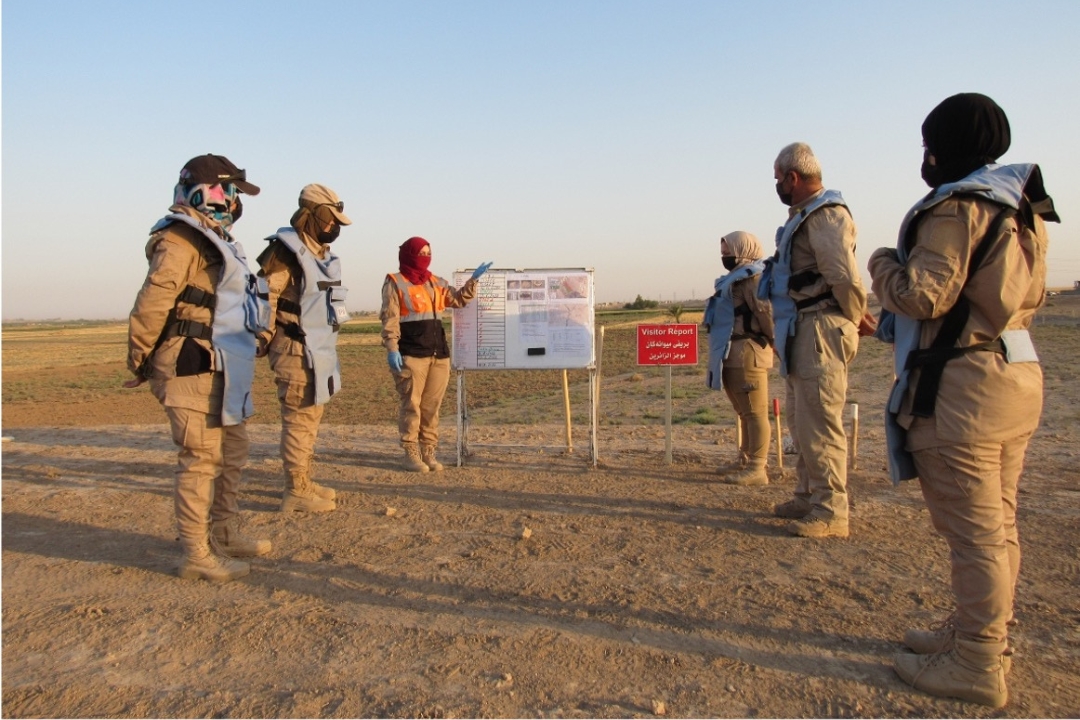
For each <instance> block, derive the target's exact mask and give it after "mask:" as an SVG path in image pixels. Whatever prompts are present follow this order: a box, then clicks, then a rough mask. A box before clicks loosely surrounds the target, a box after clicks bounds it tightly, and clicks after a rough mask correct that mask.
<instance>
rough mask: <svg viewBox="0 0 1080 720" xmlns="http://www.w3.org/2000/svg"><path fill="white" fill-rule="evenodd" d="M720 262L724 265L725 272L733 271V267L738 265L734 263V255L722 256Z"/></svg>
mask: <svg viewBox="0 0 1080 720" xmlns="http://www.w3.org/2000/svg"><path fill="white" fill-rule="evenodd" d="M720 262H722V263H724V269H725V270H734V269H735V266H736V265H737V264H738V263H737V262H736V261H735V256H734V255H724V256H723V257H721V258H720Z"/></svg>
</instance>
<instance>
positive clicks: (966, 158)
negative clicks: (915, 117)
mask: <svg viewBox="0 0 1080 720" xmlns="http://www.w3.org/2000/svg"><path fill="white" fill-rule="evenodd" d="M922 136H923V142H924V143H926V155H933V156H934V160H935V161H936V164H935V165H930V164H929V162H928V160H927V157H926V156H925V155H924V157H923V166H922V176H923V180H925V181H926V184H927V185H929V186H930V187H932V188H936V187H938V186H939V185H944V184H945V183H950V182H956V181H957V180H961V179H963V178H965V177H967V176H968V175H970V174H971V173H972V172H974V171H975V170H978V169H979V168H981V167H982V166H983V165H987V164H989V163H993V162H997V159H998V158H999V157H1001V156H1002V155H1004V154H1005V152H1006V151H1007V150H1008V149H1009V145H1010V143H1011V142H1012V136H1011V134H1010V132H1009V119H1008V118H1007V117H1005V111H1004V110H1002V109H1001V108H1000V107H998V104H997V103H996V102H994V101H993V100H991V99H990V98H988V97H986V96H985V95H980V94H979V93H960V94H959V95H953V96H952V97H949V98H946V99H944V100H942V101H941V103H940V104H939V105H938V106H937V107H936V108H934V109H933V110H931V111H930V114H929V115H927V116H926V120H924V121H923V124H922Z"/></svg>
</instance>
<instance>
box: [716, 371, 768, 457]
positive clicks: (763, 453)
mask: <svg viewBox="0 0 1080 720" xmlns="http://www.w3.org/2000/svg"><path fill="white" fill-rule="evenodd" d="M768 372H769V371H768V370H767V369H766V368H759V367H733V368H729V367H727V366H725V367H724V369H723V371H722V379H723V381H724V392H726V393H727V396H728V399H729V400H731V405H732V407H734V408H735V412H736V414H738V416H739V426H740V427H741V428H742V444H741V445H740V447H739V454H740V455H741V456H742V457H744V458H746V459H747V461H748V463H749V466H750V467H762V468H763V467H765V465H766V464H767V463H768V461H769V440H770V439H771V437H772V428H771V426H770V425H769V375H768Z"/></svg>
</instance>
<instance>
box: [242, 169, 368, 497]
mask: <svg viewBox="0 0 1080 720" xmlns="http://www.w3.org/2000/svg"><path fill="white" fill-rule="evenodd" d="M298 203H299V208H298V209H297V210H296V212H295V213H293V216H292V218H291V219H290V220H289V226H288V227H283V228H281V229H279V230H278V231H277V233H275V234H274V235H271V236H270V237H268V238H266V240H267V242H269V245H267V247H266V249H265V250H263V252H262V253H261V254H260V255H259V258H258V262H259V267H260V270H259V275H260V277H263V278H265V279H266V283H267V285H268V287H269V300H270V308H271V312H270V323H269V325H270V327H269V328H268V329H267V330H266V332H264V333H262V334H261V335H260V336H259V344H260V354H261V355H262V354H266V355H269V357H270V367H271V368H272V369H273V371H274V380H275V382H276V383H277V389H278V401H279V403H280V405H281V444H280V449H281V464H282V469H283V470H284V472H285V489H284V491H283V492H282V498H281V510H282V511H283V512H290V511H300V512H328V511H330V510H333V509H335V508H336V507H337V504H336V497H337V493H336V492H335V491H334V489H333V488H329V487H324V486H323V485H319V484H318V483H317V482H315V477H314V462H313V461H314V457H315V440H316V438H317V437H318V434H319V423H320V422H321V421H322V416H323V410H324V409H325V408H326V403H328V402H329V401H330V398H331V397H332V396H333V395H335V394H336V393H337V392H338V391H340V390H341V369H340V364H339V362H338V356H337V340H338V328H339V327H340V325H341V323H343V322H345V320H347V319H348V317H349V314H348V311H347V310H346V309H345V286H343V285H342V284H341V263H340V261H339V260H338V256H337V255H335V254H334V253H333V252H332V251H331V249H330V246H331V243H333V242H334V241H335V240H337V239H338V235H339V234H340V232H341V228H342V226H343V225H350V224H351V223H352V221H351V220H349V218H348V216H347V215H345V203H343V202H342V201H341V199H340V198H339V197H338V196H337V193H335V192H334V191H333V190H331V189H330V188H328V187H326V186H325V185H318V184H311V185H306V186H304V188H303V189H302V190H301V191H300V198H299V201H298Z"/></svg>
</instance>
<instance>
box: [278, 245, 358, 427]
mask: <svg viewBox="0 0 1080 720" xmlns="http://www.w3.org/2000/svg"><path fill="white" fill-rule="evenodd" d="M275 239H276V240H280V241H281V242H282V244H284V245H285V247H287V248H289V250H291V251H292V253H293V255H295V256H296V260H297V262H298V263H299V264H300V269H301V270H302V271H303V273H304V277H303V281H302V282H301V286H300V313H299V318H300V329H301V330H302V331H303V333H304V356H305V357H306V358H307V362H308V366H309V367H310V368H311V369H312V371H313V372H314V374H315V404H316V405H324V404H326V403H327V402H328V401H329V400H330V397H331V396H332V395H333V394H334V393H336V392H337V391H338V390H340V389H341V364H340V362H339V361H338V356H337V334H338V327H339V326H340V325H341V323H343V322H345V321H346V320H348V319H349V311H348V310H346V309H345V295H346V293H347V292H348V290H347V288H345V287H344V286H343V285H342V284H341V261H340V260H339V259H338V256H337V255H335V254H333V253H332V252H329V251H327V253H326V257H325V258H323V259H321V260H320V259H319V258H318V257H316V256H315V253H313V252H311V250H310V249H309V248H308V247H307V245H305V244H304V241H303V240H301V239H300V236H299V235H297V234H296V231H295V230H293V229H292V228H291V227H283V228H281V229H280V230H278V231H277V234H276V235H272V236H270V237H268V238H267V240H271V241H273V240H275Z"/></svg>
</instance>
